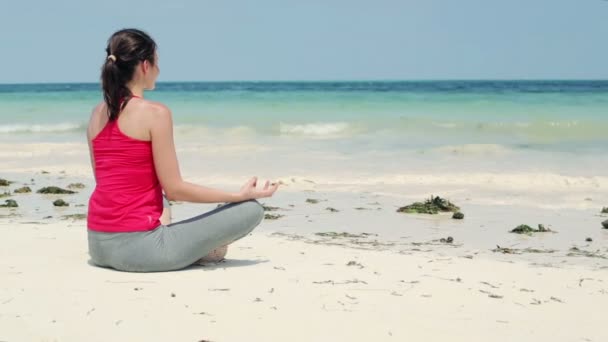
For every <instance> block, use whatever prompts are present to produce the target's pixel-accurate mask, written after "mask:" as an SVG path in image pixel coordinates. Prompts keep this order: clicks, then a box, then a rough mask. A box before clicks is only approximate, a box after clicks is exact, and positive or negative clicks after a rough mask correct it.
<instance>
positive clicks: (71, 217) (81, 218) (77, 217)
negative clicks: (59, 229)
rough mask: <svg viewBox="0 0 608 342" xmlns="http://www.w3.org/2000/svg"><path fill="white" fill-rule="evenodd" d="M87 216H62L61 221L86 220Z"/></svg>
mask: <svg viewBox="0 0 608 342" xmlns="http://www.w3.org/2000/svg"><path fill="white" fill-rule="evenodd" d="M86 218H87V214H70V215H62V216H61V219H62V220H69V219H72V220H86Z"/></svg>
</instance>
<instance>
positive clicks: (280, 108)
mask: <svg viewBox="0 0 608 342" xmlns="http://www.w3.org/2000/svg"><path fill="white" fill-rule="evenodd" d="M146 97H147V98H149V99H153V100H157V101H161V102H163V103H165V104H167V105H168V106H169V107H170V108H171V109H172V111H173V114H174V120H175V124H176V126H177V127H178V128H179V127H187V128H189V129H190V130H196V128H197V127H200V128H205V129H206V130H205V131H206V132H208V131H209V129H212V130H213V129H215V130H219V131H221V130H230V129H234V128H246V130H245V131H246V132H247V134H251V133H252V132H253V133H254V134H256V135H259V136H263V137H273V136H294V137H300V138H304V139H329V140H334V141H335V140H338V139H339V140H340V142H341V143H348V142H349V141H352V142H353V143H357V144H362V143H363V142H365V141H374V142H377V141H378V140H382V141H383V144H382V146H383V147H385V148H408V147H413V148H419V147H420V146H429V145H432V146H441V145H462V144H500V145H505V146H509V147H514V148H527V149H530V148H531V149H551V150H553V149H557V150H575V151H576V150H589V149H590V150H598V151H599V150H601V149H604V148H606V147H608V137H607V134H606V132H608V81H474V82H473V81H436V82H434V81H433V82H431V81H429V82H216V83H160V84H158V85H157V90H155V91H153V92H147V93H146ZM100 100H101V93H100V92H99V85H98V84H28V85H0V136H1V137H2V139H7V140H9V139H10V140H14V139H19V140H21V141H23V140H35V141H45V140H53V141H57V140H62V139H65V140H70V139H76V138H79V137H80V135H79V133H81V132H82V130H83V127H84V125H85V123H86V122H87V119H88V116H89V113H90V111H91V108H92V107H93V106H94V105H95V104H96V103H97V102H99V101H100ZM178 132H179V131H178Z"/></svg>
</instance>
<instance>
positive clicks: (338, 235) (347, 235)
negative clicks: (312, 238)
mask: <svg viewBox="0 0 608 342" xmlns="http://www.w3.org/2000/svg"><path fill="white" fill-rule="evenodd" d="M315 235H317V236H322V237H329V238H332V239H336V238H366V237H368V236H378V235H377V234H370V233H361V234H351V233H347V232H341V233H336V232H321V233H315Z"/></svg>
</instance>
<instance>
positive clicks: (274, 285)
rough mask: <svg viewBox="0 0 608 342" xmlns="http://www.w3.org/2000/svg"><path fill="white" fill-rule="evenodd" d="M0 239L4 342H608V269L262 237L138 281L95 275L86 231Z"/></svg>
mask: <svg viewBox="0 0 608 342" xmlns="http://www.w3.org/2000/svg"><path fill="white" fill-rule="evenodd" d="M0 233H1V234H2V237H3V238H2V240H1V241H2V242H1V243H0V246H1V247H0V274H1V275H2V277H1V279H2V281H1V284H0V327H1V328H0V341H11V342H12V341H85V340H86V341H200V340H203V339H205V340H211V341H391V340H394V341H407V340H414V341H446V340H450V341H484V340H485V341H606V339H608V330H606V329H605V319H606V317H605V315H604V313H605V312H606V310H605V308H606V307H608V274H607V273H606V270H599V271H593V270H589V269H587V268H584V267H570V268H568V269H560V268H555V267H551V268H545V267H530V266H529V265H528V264H526V263H521V262H515V263H508V262H501V261H497V260H490V259H487V258H477V257H475V258H473V259H468V258H462V257H437V256H436V255H433V253H429V254H419V255H402V254H399V253H395V252H386V251H385V252H379V251H370V250H356V249H350V248H344V247H339V246H320V245H314V244H307V243H304V242H300V241H288V240H286V239H284V238H279V237H272V236H268V235H267V234H263V233H258V232H256V233H254V234H253V235H252V236H250V237H248V238H246V239H243V240H240V241H239V242H237V243H236V244H235V245H233V246H232V248H231V250H230V255H229V257H230V258H229V260H228V261H227V262H225V263H221V264H219V265H217V266H207V267H192V268H189V269H187V270H185V271H180V272H171V273H151V274H135V273H123V272H117V271H112V270H108V269H103V268H97V267H93V266H91V265H89V264H88V263H87V260H88V255H87V242H86V234H85V229H84V225H83V223H82V222H80V223H72V224H66V223H54V224H49V225H40V224H17V225H14V224H13V225H11V224H5V223H4V224H1V225H0ZM349 262H354V263H355V265H351V266H348V265H347V264H348V263H349ZM359 265H360V266H359ZM172 294H173V295H174V296H173V295H172ZM493 297H496V298H493Z"/></svg>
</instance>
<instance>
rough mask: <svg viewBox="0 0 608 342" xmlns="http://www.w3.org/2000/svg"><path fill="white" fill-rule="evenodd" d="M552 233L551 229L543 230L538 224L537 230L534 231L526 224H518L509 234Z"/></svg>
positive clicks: (543, 227)
mask: <svg viewBox="0 0 608 342" xmlns="http://www.w3.org/2000/svg"><path fill="white" fill-rule="evenodd" d="M549 232H552V230H551V229H549V228H545V226H544V225H542V224H539V225H538V229H534V228H532V227H530V226H528V225H527V224H520V225H519V226H517V227H515V228H513V229H512V230H511V231H510V233H515V234H532V233H549Z"/></svg>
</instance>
